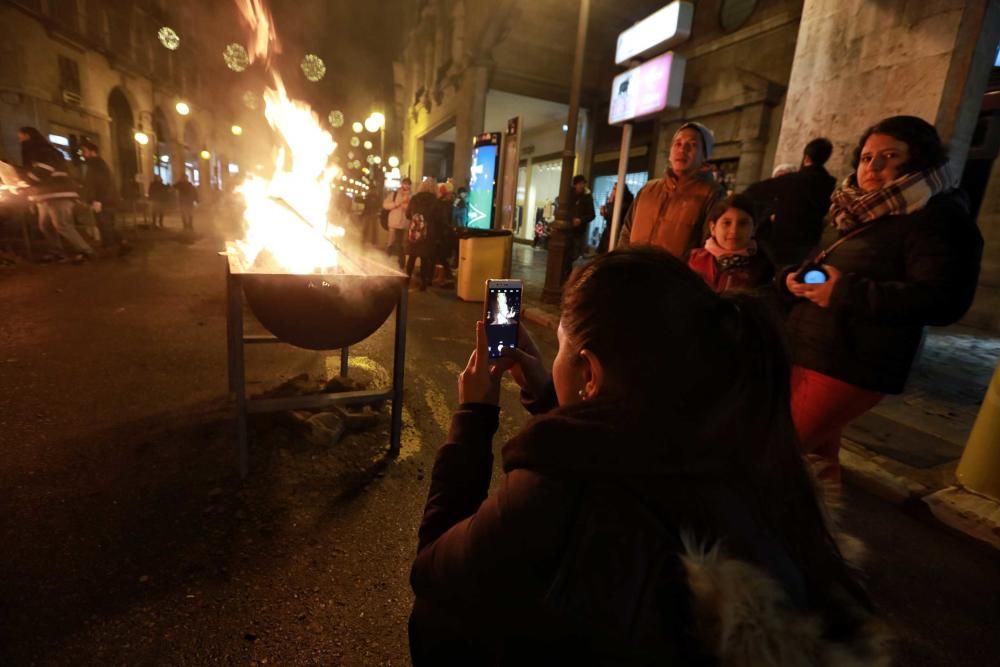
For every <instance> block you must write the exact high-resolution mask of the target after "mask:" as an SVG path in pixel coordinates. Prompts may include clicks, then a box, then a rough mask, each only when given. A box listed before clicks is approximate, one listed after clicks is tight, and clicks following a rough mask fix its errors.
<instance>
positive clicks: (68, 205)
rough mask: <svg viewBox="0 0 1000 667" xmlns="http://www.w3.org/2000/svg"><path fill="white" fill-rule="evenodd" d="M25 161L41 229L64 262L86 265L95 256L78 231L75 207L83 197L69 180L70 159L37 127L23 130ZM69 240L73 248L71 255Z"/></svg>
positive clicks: (20, 136)
mask: <svg viewBox="0 0 1000 667" xmlns="http://www.w3.org/2000/svg"><path fill="white" fill-rule="evenodd" d="M17 138H18V140H19V141H20V142H21V162H22V164H23V165H24V168H25V170H26V176H25V178H26V179H27V185H28V190H27V195H28V200H29V201H30V202H32V203H33V204H35V206H36V207H37V208H38V228H39V229H40V230H41V232H42V234H44V235H45V238H46V239H47V240H48V242H49V245H50V246H51V248H52V251H53V252H54V253H56V256H57V257H58V258H59V260H60V261H74V262H82V261H83V260H85V259H88V258H93V257H94V256H95V253H94V250H93V248H91V247H90V245H89V244H88V243H87V242H86V241H84V240H83V237H82V236H80V232H78V231H77V230H76V223H75V219H74V216H73V208H74V206H75V205H76V203H77V201H79V198H80V194H79V192H78V191H77V187H76V185H75V184H74V183H73V181H72V180H70V178H69V174H68V172H67V171H66V170H67V168H68V167H67V163H66V158H65V157H64V156H63V154H62V152H61V151H60V150H59V149H58V148H56V147H55V146H53V145H52V144H50V143H49V142H48V141H47V140H46V139H45V137H43V136H42V134H41V133H40V132H39V131H38V130H37V129H35V128H33V127H22V128H21V129H20V130H18V133H17ZM62 239H65V240H66V241H67V242H68V243H69V244H70V246H71V247H72V249H73V255H67V254H66V252H65V250H64V249H63V245H62Z"/></svg>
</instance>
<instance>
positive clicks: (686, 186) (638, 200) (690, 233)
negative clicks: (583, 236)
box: [615, 171, 725, 259]
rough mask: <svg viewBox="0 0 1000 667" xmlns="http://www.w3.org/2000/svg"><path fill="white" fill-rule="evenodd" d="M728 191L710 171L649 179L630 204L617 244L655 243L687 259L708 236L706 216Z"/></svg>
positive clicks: (618, 246) (622, 247)
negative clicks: (680, 176)
mask: <svg viewBox="0 0 1000 667" xmlns="http://www.w3.org/2000/svg"><path fill="white" fill-rule="evenodd" d="M724 194H725V191H724V190H723V189H722V186H721V185H719V184H718V183H716V182H715V178H714V177H713V176H712V174H711V173H710V172H707V171H703V172H699V173H697V174H694V175H693V176H690V177H687V178H683V179H682V178H678V177H677V176H674V175H673V173H670V172H668V173H667V175H666V176H664V177H663V178H658V179H655V180H652V181H649V182H648V183H646V185H644V186H643V187H642V189H641V190H639V194H637V195H636V196H635V201H633V202H632V206H630V207H629V210H628V213H627V214H626V215H625V223H624V225H623V226H622V230H621V232H620V235H619V237H618V244H617V245H616V246H615V247H616V248H617V249H624V248H627V247H629V246H634V245H653V246H657V247H659V248H663V249H664V250H666V251H667V252H669V253H670V254H671V255H673V256H674V257H678V258H680V259H687V255H688V253H689V252H690V251H691V249H692V248H696V247H698V246H700V245H701V243H702V241H703V240H704V237H705V229H704V228H705V219H706V218H707V217H708V213H709V211H711V210H712V207H713V206H715V203H716V202H718V201H719V200H720V199H721V198H722V197H723V196H724Z"/></svg>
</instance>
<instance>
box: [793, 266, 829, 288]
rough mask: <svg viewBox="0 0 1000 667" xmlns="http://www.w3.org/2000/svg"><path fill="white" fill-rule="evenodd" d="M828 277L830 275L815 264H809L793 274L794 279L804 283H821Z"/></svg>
mask: <svg viewBox="0 0 1000 667" xmlns="http://www.w3.org/2000/svg"><path fill="white" fill-rule="evenodd" d="M829 279H830V275H829V274H828V273H827V272H826V270H824V269H823V267H822V266H819V265H817V264H810V265H808V266H805V267H803V268H802V270H801V271H799V272H798V273H796V274H795V280H797V281H798V282H800V283H804V284H806V285H822V284H823V283H825V282H826V281H827V280H829Z"/></svg>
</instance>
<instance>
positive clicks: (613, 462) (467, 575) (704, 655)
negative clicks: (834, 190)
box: [410, 248, 888, 667]
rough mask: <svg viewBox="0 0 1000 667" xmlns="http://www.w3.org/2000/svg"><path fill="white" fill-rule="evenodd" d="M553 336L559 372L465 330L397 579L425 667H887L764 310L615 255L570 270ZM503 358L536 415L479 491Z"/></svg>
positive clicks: (643, 252)
mask: <svg viewBox="0 0 1000 667" xmlns="http://www.w3.org/2000/svg"><path fill="white" fill-rule="evenodd" d="M622 285H628V286H629V289H627V290H623V289H622V288H621V286H622ZM558 338H559V352H558V355H557V356H556V358H555V361H554V362H553V363H552V365H551V373H550V372H549V370H548V368H549V367H548V366H546V365H544V364H543V362H542V359H541V355H540V354H539V351H538V349H537V348H536V347H535V345H534V344H533V343H532V341H531V338H530V337H529V336H528V335H527V332H525V331H524V330H523V329H522V330H521V334H520V339H519V345H518V348H517V349H516V350H514V349H509V350H505V351H504V354H505V355H506V356H505V357H503V358H501V359H499V360H492V359H490V358H489V355H488V353H487V352H488V351H487V343H486V334H485V331H484V327H483V323H482V322H479V323H478V324H477V327H476V343H477V345H476V349H475V351H474V352H473V354H472V356H471V358H470V359H469V364H468V366H467V367H466V369H465V371H464V372H463V373H462V374H461V375H460V376H459V380H458V395H459V407H458V410H457V411H456V412H455V414H454V416H453V418H452V423H451V429H450V433H449V436H448V439H447V441H446V442H445V444H444V445H442V447H441V448H440V449H439V450H438V453H437V458H436V460H435V463H434V470H433V472H432V474H431V482H430V492H429V494H428V498H427V505H426V507H425V509H424V516H423V520H422V522H421V525H420V531H419V534H418V547H417V549H418V551H417V556H416V559H415V561H414V563H413V568H412V570H411V573H410V582H411V585H412V586H413V591H414V593H415V595H416V602H415V605H414V609H413V614H412V615H411V618H410V650H411V655H412V657H413V664H414V665H415V666H416V667H423V666H424V665H433V666H434V667H446V666H448V665H463V666H464V665H518V667H523V666H527V665H755V666H756V665H759V666H761V667H768V666H770V665H775V666H777V665H807V664H808V665H822V666H825V667H835V666H839V665H848V664H850V665H872V666H874V665H878V666H881V665H886V664H888V663H887V660H886V659H885V655H886V654H885V646H884V644H883V643H882V642H881V639H880V637H881V634H880V632H879V630H878V628H879V623H878V622H877V620H876V619H875V617H874V615H873V614H872V611H871V606H870V603H869V602H868V600H867V596H866V595H865V593H864V591H863V590H862V589H861V587H860V586H859V585H858V583H857V581H856V578H855V574H854V572H853V571H852V569H851V568H850V567H849V566H848V565H847V564H846V563H845V560H844V557H843V556H842V554H841V551H840V549H839V547H838V542H837V541H836V540H835V539H834V537H832V536H831V533H830V532H829V530H828V527H827V526H826V525H825V524H824V521H823V518H822V514H823V511H822V509H821V503H820V501H819V500H818V499H817V497H816V495H815V486H814V484H813V481H812V480H811V479H810V477H809V475H808V473H807V472H806V467H805V465H804V463H803V460H802V456H801V454H800V453H799V451H798V444H797V441H796V438H795V432H794V429H793V427H792V422H791V417H790V415H789V408H788V406H789V386H788V379H789V372H790V371H789V363H788V360H787V359H786V357H785V351H784V347H783V345H782V342H781V338H780V336H779V333H778V331H777V328H776V326H775V324H774V323H773V322H772V321H771V320H770V318H769V317H768V314H767V310H766V307H765V306H764V305H763V304H761V303H759V302H758V301H757V300H755V299H754V298H752V297H750V296H749V295H746V294H733V295H724V296H720V295H717V294H716V293H715V292H713V291H712V290H711V289H710V288H709V287H708V286H707V285H706V284H705V283H704V281H703V280H702V279H701V278H700V277H698V276H697V275H696V274H695V273H693V272H692V271H690V270H689V269H688V268H687V266H685V264H684V263H683V262H681V261H680V260H679V259H677V258H675V257H672V256H670V255H669V254H668V253H666V252H664V251H662V250H658V249H653V248H644V249H636V250H633V251H629V252H612V253H610V254H606V255H601V256H599V257H598V258H597V259H595V260H594V261H593V262H591V263H590V264H587V265H586V266H584V267H583V268H581V269H580V271H578V272H576V273H575V274H574V275H573V277H572V278H571V279H570V282H569V284H568V285H567V287H566V289H565V291H564V293H563V303H562V318H561V321H560V326H559V330H558ZM748 350H751V351H752V353H748V352H747V351H748ZM508 369H509V370H510V372H511V374H512V376H513V378H514V380H515V381H516V382H517V383H518V384H519V385H520V386H521V388H522V393H521V400H522V402H523V403H524V405H525V407H527V408H528V409H529V410H530V411H531V412H533V413H534V414H536V415H537V416H536V418H535V419H533V420H532V421H530V422H528V424H527V425H526V426H525V427H524V428H522V429H521V430H520V431H519V432H518V433H517V434H516V435H514V437H513V438H512V439H511V440H509V441H508V442H507V444H506V445H504V446H503V448H502V450H501V451H502V454H501V456H502V459H503V472H504V474H503V476H502V478H501V479H500V480H499V481H498V483H497V484H496V490H495V492H494V493H489V490H490V479H491V477H492V474H493V446H492V441H493V437H494V434H495V433H496V431H497V429H498V428H499V426H500V423H501V415H500V412H501V409H500V392H501V378H502V376H503V374H504V372H505V371H506V370H508ZM504 421H505V422H506V421H508V420H507V419H504Z"/></svg>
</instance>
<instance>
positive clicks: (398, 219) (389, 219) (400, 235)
mask: <svg viewBox="0 0 1000 667" xmlns="http://www.w3.org/2000/svg"><path fill="white" fill-rule="evenodd" d="M412 183H413V182H412V181H411V180H410V179H409V178H404V179H403V180H402V181H400V183H399V189H398V190H394V191H392V192H390V193H389V194H388V195H386V197H385V201H384V202H382V210H384V211H387V212H388V214H383V215H385V216H386V226H387V227H388V229H389V247H388V248H386V250H385V251H386V253H387V254H388V255H389V257H392V256H394V255H395V256H396V257H398V258H399V268H401V269H402V268H403V264H404V261H405V260H404V259H403V256H404V254H405V252H404V242H405V240H406V232H407V230H408V228H409V220H407V217H406V209H407V207H408V206H409V205H410V188H411V186H412Z"/></svg>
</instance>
